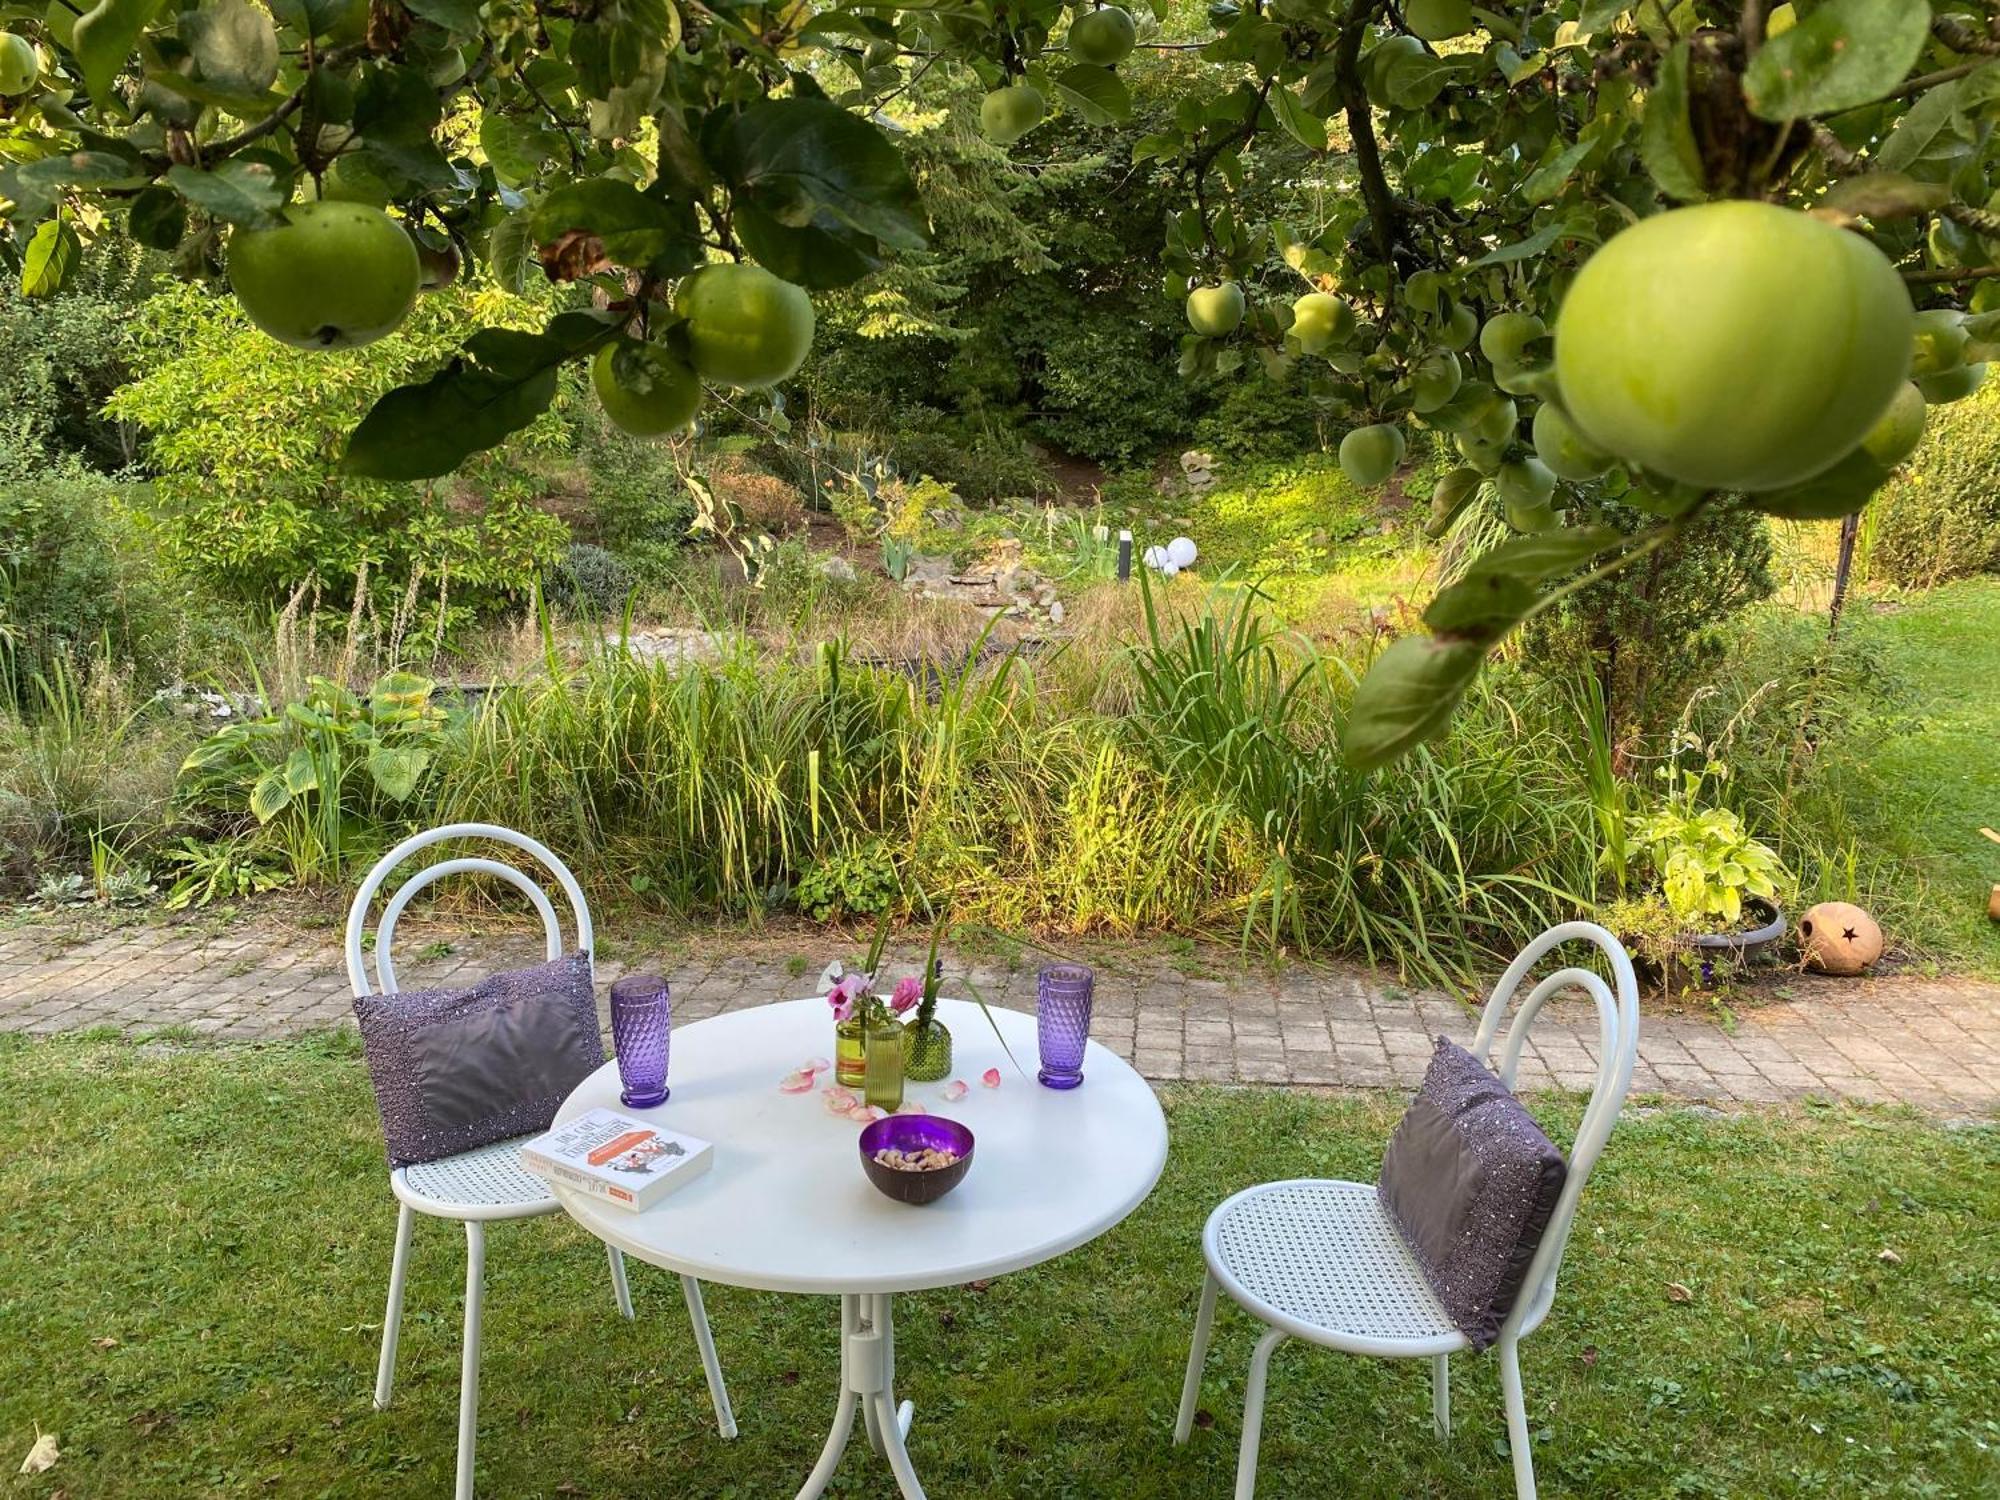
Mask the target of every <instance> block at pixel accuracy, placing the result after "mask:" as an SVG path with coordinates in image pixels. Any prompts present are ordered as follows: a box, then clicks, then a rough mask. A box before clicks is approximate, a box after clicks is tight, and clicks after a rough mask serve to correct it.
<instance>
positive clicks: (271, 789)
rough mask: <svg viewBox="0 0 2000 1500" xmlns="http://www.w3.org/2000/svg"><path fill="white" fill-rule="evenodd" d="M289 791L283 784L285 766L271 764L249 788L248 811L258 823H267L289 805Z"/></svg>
mask: <svg viewBox="0 0 2000 1500" xmlns="http://www.w3.org/2000/svg"><path fill="white" fill-rule="evenodd" d="M291 800H292V794H291V792H290V791H289V790H288V789H287V788H286V786H285V768H284V767H283V766H273V767H271V769H270V770H268V771H266V772H265V773H264V774H263V775H262V776H259V777H258V778H257V784H256V785H255V786H253V787H251V788H250V812H251V815H252V816H253V817H255V818H256V820H257V821H258V822H259V823H268V822H270V821H271V819H273V818H275V817H276V816H277V815H278V814H279V813H281V812H283V811H284V810H285V808H286V807H287V806H288V805H290V803H291Z"/></svg>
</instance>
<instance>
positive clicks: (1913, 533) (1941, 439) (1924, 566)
mask: <svg viewBox="0 0 2000 1500" xmlns="http://www.w3.org/2000/svg"><path fill="white" fill-rule="evenodd" d="M1863 519H1864V522H1865V523H1866V524H1868V525H1869V526H1870V527H1871V528H1872V530H1873V534H1874V541H1873V545H1872V547H1871V549H1870V551H1869V554H1868V555H1869V566H1870V568H1871V569H1872V570H1873V571H1874V573H1875V574H1876V575H1877V576H1879V577H1883V578H1886V579H1888V580H1889V581H1890V582H1892V583H1897V584H1901V585H1902V586H1903V587H1904V588H1932V587H1935V586H1936V585H1937V584H1940V583H1943V582H1945V581H1946V580H1947V579H1951V578H1963V577H1966V576H1968V575H1970V574H1973V573H1991V572H1996V571H2000V380H1988V381H1987V382H1986V384H1985V385H1984V386H1982V387H1981V388H1980V389H1979V390H1978V391H1977V392H1976V393H1974V394H1973V395H1971V396H1968V397H1966V398H1965V399H1964V400H1963V401H1954V402H1952V403H1951V404H1950V405H1949V406H1933V407H1932V408H1931V409H1930V413H1929V415H1928V417H1927V418H1926V419H1925V426H1924V440H1923V443H1922V445H1921V446H1920V447H1919V448H1918V449H1917V451H1916V452H1915V453H1914V454H1912V455H1911V456H1910V460H1909V462H1908V464H1906V465H1905V466H1904V469H1903V472H1902V473H1901V474H1900V475H1899V476H1898V477H1897V478H1896V479H1895V480H1894V481H1892V482H1891V483H1890V485H1889V486H1888V488H1887V489H1886V490H1884V491H1883V493H1882V494H1881V495H1880V496H1879V497H1877V499H1876V500H1875V502H1874V503H1873V504H1872V505H1871V506H1869V508H1868V510H1867V512H1865V513H1864V518H1863Z"/></svg>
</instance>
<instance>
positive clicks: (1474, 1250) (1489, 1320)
mask: <svg viewBox="0 0 2000 1500" xmlns="http://www.w3.org/2000/svg"><path fill="white" fill-rule="evenodd" d="M1568 1173H1569V1168H1568V1164H1567V1163H1566V1162H1565V1161H1564V1160H1563V1154H1562V1152H1560V1151H1558V1150H1557V1149H1556V1147H1555V1144H1554V1143H1553V1142H1552V1141H1550V1140H1549V1138H1548V1136H1547V1135H1545V1134H1543V1132H1542V1128H1541V1126H1539V1125H1537V1124H1536V1123H1535V1120H1534V1117H1533V1116H1532V1115H1530V1114H1529V1113H1528V1112H1527V1110H1525V1109H1523V1108H1522V1107H1521V1103H1520V1101H1519V1100H1518V1099H1516V1098H1515V1097H1514V1096H1513V1095H1512V1094H1511V1093H1509V1092H1508V1091H1507V1088H1506V1086H1505V1085H1504V1084H1502V1083H1501V1082H1500V1080H1499V1079H1498V1078H1496V1077H1495V1076H1494V1075H1493V1074H1492V1073H1491V1072H1490V1071H1488V1070H1487V1068H1486V1067H1485V1066H1484V1065H1483V1064H1482V1063H1481V1062H1480V1061H1479V1059H1478V1058H1476V1057H1474V1056H1473V1055H1472V1054H1471V1053H1470V1052H1467V1051H1466V1050H1465V1049H1464V1048H1463V1047H1460V1046H1458V1045H1456V1044H1455V1043H1453V1042H1450V1041H1447V1040H1446V1039H1445V1038H1443V1037H1439V1038H1438V1039H1437V1046H1436V1049H1435V1051H1434V1052H1433V1053H1432V1055H1431V1064H1430V1067H1429V1068H1428V1069H1427V1070H1426V1071H1425V1073H1424V1081H1423V1085H1422V1087H1421V1088H1419V1089H1418V1090H1417V1097H1416V1098H1415V1099H1414V1100H1413V1101H1412V1102H1411V1104H1410V1108H1409V1112H1408V1113H1406V1114H1405V1115H1404V1116H1403V1121H1402V1123H1401V1124H1400V1125H1398V1126H1397V1127H1396V1133H1395V1135H1394V1136H1392V1137H1391V1138H1390V1141H1389V1150H1388V1153H1387V1154H1386V1155H1385V1156H1384V1157H1383V1158H1382V1179H1381V1182H1380V1184H1379V1185H1378V1187H1377V1188H1376V1192H1377V1194H1378V1195H1379V1197H1380V1198H1381V1201H1382V1207H1383V1208H1384V1209H1385V1210H1387V1212H1388V1214H1389V1217H1390V1219H1391V1220H1392V1221H1393V1222H1394V1223H1395V1225H1396V1228H1397V1230H1398V1231H1399V1232H1400V1233H1401V1234H1402V1236H1403V1240H1404V1242H1405V1243H1406V1244H1407V1245H1408V1246H1409V1247H1410V1250H1411V1253H1412V1254H1414V1255H1415V1256H1416V1258H1417V1264H1418V1265H1420V1266H1421V1267H1422V1268H1423V1272H1424V1277H1425V1279H1426V1280H1427V1281H1429V1282H1430V1286H1431V1290H1432V1291H1433V1292H1435V1293H1436V1294H1437V1297H1438V1300H1439V1301H1440V1302H1441V1303H1443V1304H1444V1308H1445V1311H1446V1312H1447V1313H1449V1314H1450V1315H1451V1320H1452V1322H1453V1323H1454V1324H1456V1325H1457V1326H1458V1329H1459V1331H1460V1332H1462V1333H1463V1334H1464V1335H1465V1336H1466V1337H1467V1338H1468V1339H1470V1340H1471V1341H1472V1346H1473V1348H1475V1349H1484V1348H1485V1347H1486V1346H1487V1345H1488V1344H1491V1343H1492V1342H1493V1340H1494V1339H1495V1338H1497V1337H1498V1336H1499V1333H1500V1325H1501V1324H1502V1323H1504V1322H1505V1321H1506V1320H1507V1315H1508V1314H1509V1313H1510V1312H1512V1311H1513V1310H1514V1304H1515V1302H1516V1301H1517V1300H1518V1299H1519V1297H1520V1295H1521V1287H1522V1283H1523V1282H1525V1281H1526V1280H1527V1277H1528V1266H1529V1263H1530V1262H1532V1261H1533V1260H1534V1258H1535V1251H1536V1249H1537V1248H1538V1247H1539V1246H1540V1245H1541V1242H1542V1234H1543V1232H1544V1231H1545V1230H1547V1228H1548V1226H1549V1219H1550V1217H1551V1216H1552V1215H1553V1214H1554V1213H1555V1207H1556V1199H1557V1198H1559V1197H1560V1196H1561V1195H1562V1187H1563V1180H1564V1179H1565V1178H1566V1177H1567V1176H1568Z"/></svg>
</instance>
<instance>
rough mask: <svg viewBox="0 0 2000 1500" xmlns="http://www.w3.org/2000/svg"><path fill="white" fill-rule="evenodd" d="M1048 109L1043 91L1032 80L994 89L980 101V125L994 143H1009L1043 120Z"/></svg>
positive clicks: (1009, 144)
mask: <svg viewBox="0 0 2000 1500" xmlns="http://www.w3.org/2000/svg"><path fill="white" fill-rule="evenodd" d="M1048 112H1049V106H1048V104H1047V103H1046V102H1045V101H1044V100H1043V98H1042V91H1041V90H1040V89H1038V88H1036V87H1035V86H1034V85H1033V84H1031V83H1016V84H1012V85H1010V86H1009V87H1007V88H1004V89H995V90H994V91H993V92H992V93H990V94H988V95H987V96H986V97H985V98H984V99H982V100H980V101H979V128H980V129H981V130H982V131H984V132H985V133H986V139H988V140H989V141H992V142H994V143H995V144H996V145H1001V146H1011V145H1012V144H1013V143H1014V142H1016V141H1018V140H1019V139H1020V138H1021V137H1022V136H1024V135H1026V134H1027V133H1028V132H1029V131H1031V130H1033V129H1034V128H1035V127H1036V126H1037V125H1039V124H1041V123H1042V116H1043V115H1045V114H1047V113H1048Z"/></svg>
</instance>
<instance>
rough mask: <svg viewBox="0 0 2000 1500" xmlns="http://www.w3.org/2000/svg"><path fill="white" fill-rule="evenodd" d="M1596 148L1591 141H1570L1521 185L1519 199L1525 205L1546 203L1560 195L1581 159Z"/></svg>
mask: <svg viewBox="0 0 2000 1500" xmlns="http://www.w3.org/2000/svg"><path fill="white" fill-rule="evenodd" d="M1596 148H1597V142H1596V141H1595V140H1591V139H1585V140H1580V141H1572V142H1570V144H1569V145H1567V146H1565V147H1564V148H1563V149H1562V150H1561V151H1559V152H1557V153H1556V154H1555V155H1554V156H1552V157H1550V158H1549V159H1548V160H1547V161H1545V162H1543V163H1542V164H1541V165H1540V166H1538V167H1536V168H1535V170H1534V171H1532V172H1530V173H1529V174H1528V178H1527V181H1525V182H1523V183H1522V184H1521V199H1522V201H1523V202H1525V203H1537V204H1539V203H1547V202H1548V201H1549V200H1550V199H1551V198H1554V197H1555V196H1556V195H1557V194H1559V193H1561V192H1562V190H1563V186H1564V184H1566V183H1567V182H1568V181H1569V180H1570V177H1571V176H1572V175H1573V174H1574V173H1575V171H1576V169H1577V168H1578V167H1579V166H1580V165H1582V163H1583V159H1584V158H1585V157H1586V156H1588V155H1590V153H1591V152H1592V151H1594V150H1595V149H1596Z"/></svg>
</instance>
